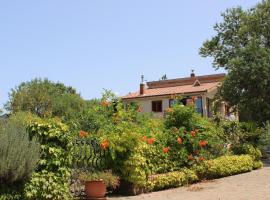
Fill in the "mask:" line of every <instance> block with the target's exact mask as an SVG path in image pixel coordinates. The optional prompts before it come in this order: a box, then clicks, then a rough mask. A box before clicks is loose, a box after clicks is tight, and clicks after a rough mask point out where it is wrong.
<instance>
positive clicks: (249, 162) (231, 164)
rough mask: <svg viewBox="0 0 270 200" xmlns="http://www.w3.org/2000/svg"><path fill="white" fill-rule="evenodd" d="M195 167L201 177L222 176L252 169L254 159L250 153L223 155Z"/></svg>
mask: <svg viewBox="0 0 270 200" xmlns="http://www.w3.org/2000/svg"><path fill="white" fill-rule="evenodd" d="M194 169H195V171H196V172H197V174H198V176H199V177H200V178H207V179H212V178H221V177H226V176H231V175H235V174H240V173H245V172H249V171H251V170H252V169H253V159H252V158H251V156H249V155H240V156H222V157H219V158H216V159H214V160H208V161H205V162H203V163H202V164H201V165H198V166H196V167H194Z"/></svg>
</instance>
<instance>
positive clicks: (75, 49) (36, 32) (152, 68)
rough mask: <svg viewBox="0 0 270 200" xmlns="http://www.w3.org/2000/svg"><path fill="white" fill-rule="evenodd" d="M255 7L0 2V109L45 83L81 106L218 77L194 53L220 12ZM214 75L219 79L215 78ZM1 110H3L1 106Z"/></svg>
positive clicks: (167, 1)
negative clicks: (24, 89) (143, 87)
mask: <svg viewBox="0 0 270 200" xmlns="http://www.w3.org/2000/svg"><path fill="white" fill-rule="evenodd" d="M256 3H258V0H204V1H200V0H186V1H184V0H45V1H42V0H32V1H31V0H6V1H5V0H0V69H1V71H0V73H1V74H0V105H2V104H3V103H4V102H6V101H7V100H8V92H9V91H10V89H11V88H13V87H15V86H16V85H18V84H19V83H20V82H22V81H28V80H31V79H33V78H35V77H40V78H45V77H47V78H49V79H50V80H53V81H60V82H63V83H65V84H67V85H71V86H73V87H75V88H77V90H78V91H79V92H80V93H81V95H82V96H83V97H84V98H85V99H90V98H93V97H99V96H100V93H101V92H102V88H107V89H112V90H113V91H114V92H116V93H118V94H119V95H124V94H126V93H128V92H130V91H134V90H137V89H138V87H139V82H140V75H141V74H144V75H145V77H146V79H147V80H148V81H150V80H157V79H159V78H160V77H161V76H162V75H163V74H167V76H168V77H169V78H177V77H183V76H188V75H189V74H190V70H191V69H195V72H196V74H200V75H202V74H209V73H218V72H215V70H214V69H213V68H212V67H211V62H212V60H211V59H206V58H201V57H200V56H199V55H198V49H199V47H200V46H201V45H202V43H203V41H204V40H206V39H207V38H209V37H211V36H212V35H213V34H214V32H213V29H212V27H213V25H214V23H216V22H218V21H220V20H221V17H220V13H221V12H222V11H224V10H225V9H226V8H230V7H235V6H238V5H240V6H242V7H244V8H250V7H251V6H253V5H255V4H256ZM219 72H220V71H219ZM0 107H1V106H0Z"/></svg>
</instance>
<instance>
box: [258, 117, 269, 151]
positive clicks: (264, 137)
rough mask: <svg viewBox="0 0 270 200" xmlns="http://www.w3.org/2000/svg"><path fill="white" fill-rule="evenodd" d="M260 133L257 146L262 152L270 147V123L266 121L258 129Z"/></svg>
mask: <svg viewBox="0 0 270 200" xmlns="http://www.w3.org/2000/svg"><path fill="white" fill-rule="evenodd" d="M260 130H261V134H260V138H259V142H258V143H259V144H258V147H259V148H260V150H261V151H262V153H263V154H266V151H267V150H268V149H269V148H270V123H269V122H267V123H266V124H265V126H264V127H263V128H261V129H260Z"/></svg>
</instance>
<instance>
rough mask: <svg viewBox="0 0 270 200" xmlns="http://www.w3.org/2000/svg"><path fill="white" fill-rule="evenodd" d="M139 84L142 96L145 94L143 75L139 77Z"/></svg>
mask: <svg viewBox="0 0 270 200" xmlns="http://www.w3.org/2000/svg"><path fill="white" fill-rule="evenodd" d="M141 79H142V80H141V83H140V95H143V94H144V92H145V83H144V75H142V76H141Z"/></svg>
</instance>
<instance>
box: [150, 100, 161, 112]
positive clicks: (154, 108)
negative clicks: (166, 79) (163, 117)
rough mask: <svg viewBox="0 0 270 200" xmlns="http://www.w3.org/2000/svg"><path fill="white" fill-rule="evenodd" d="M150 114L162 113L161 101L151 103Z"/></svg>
mask: <svg viewBox="0 0 270 200" xmlns="http://www.w3.org/2000/svg"><path fill="white" fill-rule="evenodd" d="M152 112H154V113H161V112H163V102H162V100H157V101H152Z"/></svg>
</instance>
